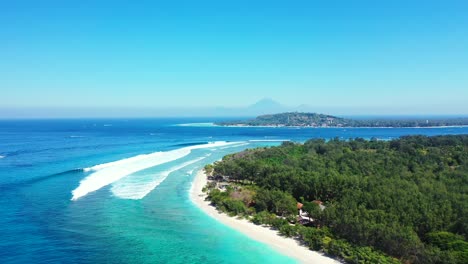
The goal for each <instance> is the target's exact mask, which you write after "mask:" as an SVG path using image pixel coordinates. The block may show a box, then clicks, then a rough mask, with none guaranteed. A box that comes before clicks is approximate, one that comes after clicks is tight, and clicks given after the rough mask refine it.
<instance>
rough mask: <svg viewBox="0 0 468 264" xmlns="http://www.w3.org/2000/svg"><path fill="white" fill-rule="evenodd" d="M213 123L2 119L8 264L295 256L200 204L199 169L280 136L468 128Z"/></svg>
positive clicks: (1, 184) (2, 235) (1, 201)
mask: <svg viewBox="0 0 468 264" xmlns="http://www.w3.org/2000/svg"><path fill="white" fill-rule="evenodd" d="M213 121H215V120H213V119H128V120H126V119H74V120H3V121H0V212H1V217H0V263H184V264H185V263H260V262H262V263H294V260H293V259H290V258H288V257H285V256H282V255H281V254H280V253H277V252H275V251H273V250H272V249H270V248H269V247H268V246H266V245H264V244H261V243H258V242H256V241H254V240H251V239H250V238H247V237H246V236H244V235H243V234H240V233H238V232H236V231H234V230H232V229H230V228H228V227H226V226H224V225H222V224H220V223H218V222H216V221H215V220H213V219H212V218H210V217H209V216H207V215H205V214H204V213H203V212H202V211H200V210H199V209H198V208H197V207H195V205H193V204H192V202H191V200H190V199H189V191H190V187H191V182H192V179H193V178H194V176H195V174H196V172H197V170H199V169H201V168H202V167H203V166H204V165H205V164H208V163H212V162H214V161H216V160H219V159H220V158H222V157H223V156H224V155H226V154H229V153H233V152H237V151H241V150H243V149H245V148H250V147H257V146H269V145H277V144H280V141H281V140H293V141H299V142H303V141H305V140H307V139H310V138H325V139H330V138H334V137H339V138H342V139H348V138H354V137H362V138H371V137H375V138H378V139H382V140H388V139H392V138H398V137H400V136H402V135H411V134H421V135H446V134H468V127H458V128H401V129H397V128H300V129H299V128H246V127H237V128H236V127H216V126H211V125H209V124H201V123H209V122H213ZM210 142H212V143H210ZM213 142H216V143H213Z"/></svg>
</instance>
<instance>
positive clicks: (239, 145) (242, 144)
mask: <svg viewBox="0 0 468 264" xmlns="http://www.w3.org/2000/svg"><path fill="white" fill-rule="evenodd" d="M247 145H249V143H241V144H236V145H232V146H227V147H222V148H219V149H227V148H236V147H242V146H247Z"/></svg>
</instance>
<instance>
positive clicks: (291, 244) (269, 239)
mask: <svg viewBox="0 0 468 264" xmlns="http://www.w3.org/2000/svg"><path fill="white" fill-rule="evenodd" d="M206 183H207V178H206V175H205V173H204V171H203V170H200V171H199V172H198V173H197V175H196V177H195V180H194V181H193V184H192V188H191V190H190V198H191V199H192V201H193V203H194V204H195V205H197V206H198V207H199V208H200V209H202V210H203V211H204V212H205V213H206V214H208V215H209V216H211V217H213V218H214V219H216V220H218V221H219V222H221V223H223V224H225V225H227V226H229V227H231V228H233V229H235V230H237V231H240V232H242V233H244V234H245V235H247V236H248V237H250V238H252V239H254V240H257V241H259V242H262V243H265V244H267V245H269V246H270V247H271V248H273V249H274V250H276V251H278V252H280V253H282V254H283V255H286V256H289V257H292V258H294V259H297V260H298V261H299V262H300V263H309V264H314V263H317V264H327V263H340V262H338V261H337V260H334V259H331V258H328V257H326V256H323V255H322V254H320V253H318V252H315V251H311V250H309V249H308V248H307V247H304V246H301V245H300V244H299V243H298V242H297V241H296V240H294V239H292V238H286V237H282V236H280V235H279V234H278V231H275V230H271V229H269V228H267V227H263V226H258V225H255V224H253V223H250V222H249V221H247V220H245V219H237V218H235V217H229V216H228V215H226V214H223V213H220V212H218V211H217V210H216V208H214V207H213V206H211V205H210V203H209V202H207V201H205V197H206V195H205V194H204V193H203V192H202V189H203V187H204V186H205V185H206Z"/></svg>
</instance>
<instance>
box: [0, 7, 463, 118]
mask: <svg viewBox="0 0 468 264" xmlns="http://www.w3.org/2000/svg"><path fill="white" fill-rule="evenodd" d="M467 13H468V2H467V1H450V0H448V1H431V0H425V1H417V0H415V1H397V0H392V1H359V0H357V1H345V0H343V1H333V0H327V1H310V0H308V1H307V0H305V1H271V0H270V1H252V0H251V1H239V0H238V1H202V0H200V1H177V0H175V1H46V0H43V1H21V0H15V1H1V2H0V24H1V25H2V26H1V27H0V88H1V96H0V108H2V109H9V108H16V109H21V108H70V109H71V108H73V109H75V108H153V107H157V108H169V107H171V108H178V107H179V108H181V107H183V108H197V107H202V106H204V107H206V106H227V107H239V106H244V105H249V104H252V103H254V102H255V101H257V100H259V99H261V98H264V97H269V98H273V99H275V100H277V101H279V102H281V103H282V104H285V105H290V106H295V105H301V104H307V105H309V106H311V107H312V108H314V107H316V108H317V110H322V109H323V110H327V111H329V112H332V113H334V112H335V113H338V112H340V111H341V112H340V113H350V114H369V112H373V113H380V114H424V113H427V114H468V16H467V15H466V14H467ZM340 109H341V110H340ZM77 111H78V110H77Z"/></svg>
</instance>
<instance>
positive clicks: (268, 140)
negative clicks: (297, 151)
mask: <svg viewBox="0 0 468 264" xmlns="http://www.w3.org/2000/svg"><path fill="white" fill-rule="evenodd" d="M284 141H291V140H290V139H252V140H249V142H284Z"/></svg>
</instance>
